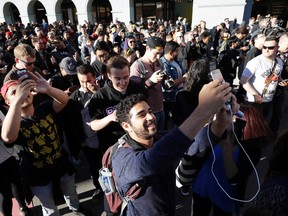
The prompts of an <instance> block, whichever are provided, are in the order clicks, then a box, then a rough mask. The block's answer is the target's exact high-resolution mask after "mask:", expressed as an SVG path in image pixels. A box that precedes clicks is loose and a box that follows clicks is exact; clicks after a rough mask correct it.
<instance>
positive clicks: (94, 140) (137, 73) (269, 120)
mask: <svg viewBox="0 0 288 216" xmlns="http://www.w3.org/2000/svg"><path fill="white" fill-rule="evenodd" d="M286 22H287V21H286ZM284 24H285V21H283V20H279V19H278V18H277V16H272V15H271V16H270V15H267V16H261V15H259V16H257V17H251V18H250V19H249V22H248V23H245V22H243V23H241V24H239V23H237V20H236V19H234V20H229V19H228V18H225V19H223V22H222V23H219V25H217V26H215V27H213V28H212V29H208V28H207V27H206V22H205V21H204V20H201V21H200V22H199V25H196V26H190V25H189V23H188V21H187V19H186V18H183V17H178V19H177V20H176V22H173V21H171V20H169V21H166V20H163V19H159V20H150V19H148V20H144V19H142V18H141V20H140V21H139V22H136V23H133V22H130V23H127V24H125V23H123V22H121V21H120V20H117V19H116V20H115V21H113V22H112V23H110V24H101V23H97V24H96V23H95V24H92V23H90V22H85V23H83V24H81V25H74V24H72V23H67V22H65V21H60V22H53V23H51V24H48V23H47V22H46V21H45V20H43V22H42V23H29V24H27V25H26V26H25V25H23V24H21V23H15V24H6V23H2V24H1V25H0V84H1V86H2V85H3V84H4V83H5V82H6V81H7V80H5V79H6V78H5V77H6V76H7V74H8V73H10V72H11V71H18V70H19V69H23V68H25V69H27V70H28V71H31V72H33V73H35V72H38V73H39V74H40V75H41V76H42V77H44V78H45V79H46V80H47V81H48V83H49V84H50V85H51V86H53V87H55V88H57V89H61V90H62V91H64V92H65V93H66V94H67V95H68V96H69V97H70V99H69V101H68V102H67V105H66V107H65V108H64V109H63V111H61V112H60V114H59V115H58V116H57V119H58V120H57V126H58V127H59V128H60V129H59V131H60V132H59V136H60V140H61V143H64V142H65V143H67V146H68V149H67V150H68V152H69V160H70V162H71V163H72V164H74V165H75V166H77V165H80V164H81V159H80V158H79V152H80V151H81V149H83V151H84V153H85V156H86V157H87V160H88V162H89V166H90V170H91V176H92V177H93V183H94V186H95V192H94V194H93V197H92V198H93V199H99V197H101V196H102V195H103V191H102V189H101V187H100V185H99V183H98V181H97V178H98V170H99V168H100V167H101V158H102V155H103V153H104V152H105V150H106V149H107V148H108V147H109V146H111V145H113V144H114V143H115V142H117V140H118V139H119V138H120V137H121V136H122V135H123V134H124V130H123V129H122V128H121V127H120V125H119V124H118V122H117V117H116V112H115V109H116V105H117V104H118V103H119V102H120V101H121V100H123V99H124V98H126V97H127V96H129V95H131V94H136V93H143V94H144V95H146V96H147V97H148V104H149V106H150V107H151V109H152V112H153V113H154V115H155V116H156V122H157V129H158V130H159V131H161V130H170V129H171V128H173V127H174V126H179V125H181V123H183V121H184V120H185V119H186V118H187V117H188V116H189V115H190V114H191V113H192V112H193V111H194V109H195V108H196V107H197V105H198V94H199V92H200V90H201V89H202V87H203V86H204V85H205V84H207V83H209V82H210V81H211V78H210V77H209V72H210V70H213V69H216V68H218V69H220V70H221V72H222V75H223V78H224V80H225V81H226V82H228V83H229V84H230V85H231V87H232V88H233V90H232V92H233V93H234V94H235V96H236V97H237V101H238V102H239V103H241V108H242V111H243V112H244V120H243V119H242V120H241V119H238V121H236V122H235V123H234V124H235V128H236V130H238V131H237V135H238V136H239V137H240V138H241V141H242V142H243V145H244V147H245V149H246V151H247V152H248V154H249V155H250V157H251V159H252V161H253V164H254V165H256V164H257V163H258V162H259V160H260V158H261V150H262V148H263V146H265V143H266V142H267V137H269V138H271V137H273V138H274V137H275V136H276V135H278V134H279V127H280V125H281V122H282V123H283V122H285V121H287V119H283V117H284V116H285V115H284V114H285V112H286V111H287V105H288V104H287V102H286V100H287V99H288V97H287V96H288V91H287V86H288V80H286V79H287V78H288V32H287V29H285V26H284ZM17 50H18V51H17ZM21 50H22V51H23V50H24V51H25V52H27V53H28V54H27V55H26V54H23V53H22V54H21V55H19V53H21ZM32 50H33V51H32ZM257 56H258V57H257ZM261 56H264V58H265V59H271V62H272V63H269V66H266V65H265V67H264V66H263V68H264V69H263V70H267V74H266V75H259V76H260V77H261V76H262V79H263V81H262V80H261V79H260V78H259V77H257V76H256V74H257V69H258V70H259V68H261V67H262V63H259V64H258V62H257V59H258V58H259V59H260V58H262V57H261ZM253 59H254V60H253ZM255 59H256V60H255ZM250 61H252V63H253V62H255V63H254V64H252V63H251V62H250ZM258 61H259V62H260V61H261V60H258ZM249 62H250V63H249ZM265 64H266V63H265ZM119 65H120V66H119ZM126 67H127V68H129V70H128V71H126V70H125V69H126ZM254 68H255V71H254V72H253V69H254ZM261 69H262V68H261ZM116 72H117V73H118V74H117V73H116ZM276 72H278V74H277V73H276ZM269 73H271V74H269ZM270 75H271V77H270ZM272 75H273V76H272ZM274 75H275V76H274ZM259 79H260V81H259ZM236 80H240V82H236ZM255 80H257V82H256V81H255ZM267 80H268V81H267ZM259 82H263V84H259ZM272 84H273V86H274V87H272ZM251 86H252V87H251ZM258 86H260V87H259V89H260V90H258ZM251 88H252V90H251ZM262 89H264V90H265V91H263V92H262ZM1 92H2V91H1ZM2 95H3V94H2ZM42 96H43V95H37V98H36V97H35V99H34V104H35V106H36V107H37V106H38V105H40V104H41V102H43V101H46V100H50V99H49V98H46V97H45V96H43V97H42ZM35 101H36V102H35ZM2 108H3V111H2V112H3V113H7V106H6V105H5V98H2V99H1V110H2ZM5 110H6V111H5ZM273 110H274V111H273ZM84 112H85V113H84ZM83 113H84V114H83ZM87 116H88V117H87ZM85 118H88V120H87V119H85ZM83 121H84V124H83ZM85 121H86V122H85ZM86 123H89V128H88V129H87V128H86V126H87V125H86ZM87 130H88V132H87ZM95 132H97V133H95ZM95 136H97V137H95ZM226 136H227V137H228V139H227V140H228V141H227V140H226V142H224V143H221V144H219V145H218V144H217V145H215V146H214V150H215V152H216V156H217V157H219V158H223V160H222V161H220V162H219V163H220V165H217V166H218V167H217V169H216V170H217V171H215V172H218V173H222V174H223V179H220V181H221V182H222V183H223V185H225V188H226V189H227V190H228V191H229V192H231V193H232V194H234V195H235V196H238V197H239V198H243V197H245V195H244V192H245V187H246V183H247V179H248V177H249V175H250V174H251V172H252V171H253V170H252V169H250V168H249V169H248V168H247V166H249V167H250V164H249V161H247V158H245V155H244V153H243V151H242V150H241V149H239V146H237V145H238V144H237V142H236V141H235V139H234V138H233V137H232V136H233V132H232V131H231V130H229V129H228V132H227V134H226ZM83 143H85V146H84V147H83ZM229 143H230V144H231V143H233V144H234V145H232V147H230V145H229ZM2 145H3V144H2V143H1V146H2ZM287 145H288V142H287V133H286V134H285V135H284V136H282V137H281V138H280V139H279V141H278V142H277V145H275V150H274V153H273V157H272V160H271V161H272V162H271V166H270V167H269V172H268V174H267V178H266V181H265V182H264V187H263V188H264V189H263V190H261V193H260V197H258V198H257V199H256V201H255V203H254V208H251V209H250V210H249V211H247V212H246V213H245V214H246V215H264V213H267V215H276V214H274V213H276V212H278V211H279V212H282V213H283V215H284V213H286V215H287V212H288V211H287V206H288V192H287V191H288V185H287V182H288V181H285V180H287V174H288V171H287V166H283V165H284V164H287V161H286V160H287V159H286V158H287V157H285V154H284V153H287V151H288V148H287ZM236 146H237V147H236ZM15 151H16V150H15ZM18 151H19V150H18V149H17V152H18ZM20 151H21V150H20ZM1 152H2V151H1ZM1 152H0V155H1V154H2V153H1ZM3 152H4V153H5V152H6V153H7V151H5V150H3ZM17 152H14V151H13V154H12V153H11V154H8V156H5V157H7V159H3V160H1V161H0V162H1V163H0V168H1V172H4V171H2V169H3V170H9V166H7V164H5V161H6V160H11V161H10V162H11V163H12V164H13V167H14V168H15V169H17V167H18V165H17V163H18V162H17V160H14V157H15V158H17V157H18V156H17V154H16V153H17ZM4 153H3V154H4ZM5 157H4V156H3V158H5ZM11 157H13V159H11ZM185 157H186V159H187V160H190V161H193V162H194V161H196V162H197V163H198V161H200V162H199V163H200V164H201V167H199V166H198V168H197V169H198V170H197V175H196V178H195V180H193V184H194V186H193V199H194V206H193V212H194V214H193V215H195V216H197V215H199V216H204V215H207V216H208V215H209V212H210V207H211V208H212V206H213V208H214V215H231V214H232V213H233V212H237V211H239V208H240V207H241V205H239V203H237V202H234V201H232V200H231V199H228V198H227V197H225V195H223V196H222V197H221V196H220V195H219V194H221V191H220V190H219V191H218V192H215V191H213V188H214V189H215V188H217V187H218V186H217V185H216V184H211V182H212V180H213V176H211V174H209V173H208V171H209V167H210V166H211V160H212V156H211V149H209V147H207V148H206V147H205V149H202V150H200V151H198V152H197V154H195V153H193V154H192V155H191V154H190V155H189V152H188V153H187V154H186V155H185ZM185 157H184V158H185ZM0 158H2V156H0ZM233 159H234V160H235V161H236V162H235V164H234V163H232V162H231V161H233ZM223 161H224V162H223ZM194 163H195V162H194ZM221 163H224V164H234V165H235V166H233V167H232V168H231V167H230V168H229V169H228V168H227V167H226V165H224V167H225V169H224V168H223V167H222V166H221ZM247 164H248V165H247ZM278 165H279V166H278ZM226 168H227V169H228V170H230V172H229V173H228V174H227V169H226ZM198 171H199V172H198ZM225 171H226V172H225ZM19 175H20V173H17V174H15V176H14V178H13V179H18V180H19ZM224 175H226V178H227V179H228V181H226V178H225V179H224ZM0 178H2V177H0ZM11 178H12V177H11ZM210 178H211V181H209V180H207V179H210ZM193 179H194V177H193ZM1 182H2V181H1V180H0V184H2V183H1ZM3 182H4V181H3ZM10 183H11V182H8V184H10ZM13 184H15V185H16V187H18V192H16V193H13V195H14V196H15V197H16V198H17V201H18V202H19V205H20V208H21V212H22V214H23V215H31V214H32V213H31V212H29V209H28V208H27V207H26V206H25V202H24V201H23V199H24V198H23V197H22V195H23V193H24V192H23V191H22V190H23V189H22V188H21V187H20V186H21V184H22V183H21V182H19V181H18V182H13ZM3 185H4V183H3ZM5 185H7V182H6V181H5ZM235 185H236V186H235ZM230 186H231V187H230ZM19 187H20V188H19ZM236 187H237V188H236ZM0 188H1V186H0ZM279 188H281V189H283V190H282V191H281V195H280V194H279V195H276V196H275V197H272V194H273V192H275V190H277V191H276V193H277V192H278V190H279V191H280V189H279ZM190 189H191V187H190V185H188V187H187V185H184V186H183V187H182V193H183V194H187V193H186V192H187V191H188V193H189V192H190ZM206 189H207V190H206ZM185 191H186V192H185ZM207 191H210V192H211V191H213V192H211V193H209V192H207ZM216 191H217V190H216ZM271 191H272V192H271ZM6 192H7V191H6ZM6 192H5V193H6ZM0 193H1V194H2V193H3V192H2V191H0ZM5 193H3V194H5ZM30 193H31V192H30ZM279 193H280V192H279ZM3 194H2V195H1V199H0V200H1V202H2V207H1V208H0V210H1V213H3V212H5V208H3V206H4V205H5V197H4V195H3ZM7 194H8V195H7ZM236 194H237V195H236ZM6 195H7V196H8V198H11V197H12V194H11V193H10V191H8V192H7V193H6ZM29 195H30V197H29V198H30V200H31V196H33V195H31V194H29ZM218 195H219V196H218ZM3 197H4V198H3ZM6 198H7V197H6ZM26 199H27V193H26ZM269 199H272V200H275V202H273V203H271V202H270V203H269V206H267V205H268V204H266V202H267V200H269ZM3 200H4V202H3ZM208 207H209V208H208ZM264 207H265V209H264ZM3 209H4V210H3ZM75 210H77V211H75V214H76V213H77V212H78V210H79V209H75ZM105 210H106V212H107V214H108V215H109V209H107V208H106V209H105ZM261 212H262V213H263V212H264V213H263V214H262V213H261ZM272 212H273V214H272ZM78 213H79V212H78ZM82 213H83V211H82ZM3 214H4V213H3ZM83 214H85V213H83ZM4 215H9V213H5V214H4ZM10 215H11V214H10ZM47 215H49V214H47ZM78 215H81V214H80V213H79V214H78ZM111 215H113V214H112V213H111ZM279 215H280V213H279ZM281 215H282V214H281Z"/></svg>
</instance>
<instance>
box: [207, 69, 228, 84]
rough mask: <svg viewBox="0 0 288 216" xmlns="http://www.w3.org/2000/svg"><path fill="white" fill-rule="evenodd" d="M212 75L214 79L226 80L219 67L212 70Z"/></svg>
mask: <svg viewBox="0 0 288 216" xmlns="http://www.w3.org/2000/svg"><path fill="white" fill-rule="evenodd" d="M210 75H211V77H212V79H213V80H215V79H218V80H221V81H222V82H225V80H224V78H223V76H222V73H221V71H220V70H219V69H216V70H212V71H211V72H210Z"/></svg>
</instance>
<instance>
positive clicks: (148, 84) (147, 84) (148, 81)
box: [145, 79, 156, 88]
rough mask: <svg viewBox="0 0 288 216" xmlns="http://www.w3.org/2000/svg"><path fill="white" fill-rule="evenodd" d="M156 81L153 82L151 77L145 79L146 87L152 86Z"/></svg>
mask: <svg viewBox="0 0 288 216" xmlns="http://www.w3.org/2000/svg"><path fill="white" fill-rule="evenodd" d="M155 84H156V83H154V82H152V81H151V80H150V79H147V80H146V81H145V87H146V88H151V87H152V86H154V85H155Z"/></svg>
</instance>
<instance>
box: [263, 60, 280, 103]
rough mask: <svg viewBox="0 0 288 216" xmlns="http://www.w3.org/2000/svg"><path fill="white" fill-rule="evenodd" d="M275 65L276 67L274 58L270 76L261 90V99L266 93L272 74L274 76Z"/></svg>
mask: <svg viewBox="0 0 288 216" xmlns="http://www.w3.org/2000/svg"><path fill="white" fill-rule="evenodd" d="M276 65H277V58H275V63H274V65H273V68H272V71H271V74H270V75H269V77H268V80H267V82H266V85H265V87H264V89H263V91H262V94H261V97H263V95H264V94H265V93H266V92H267V90H268V86H269V85H270V83H271V82H272V78H273V74H274V71H275V68H276Z"/></svg>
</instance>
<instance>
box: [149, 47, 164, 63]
mask: <svg viewBox="0 0 288 216" xmlns="http://www.w3.org/2000/svg"><path fill="white" fill-rule="evenodd" d="M147 49H148V50H149V60H150V61H151V62H156V61H157V60H158V59H160V57H161V54H162V53H163V47H157V48H155V49H151V48H149V47H147Z"/></svg>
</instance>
